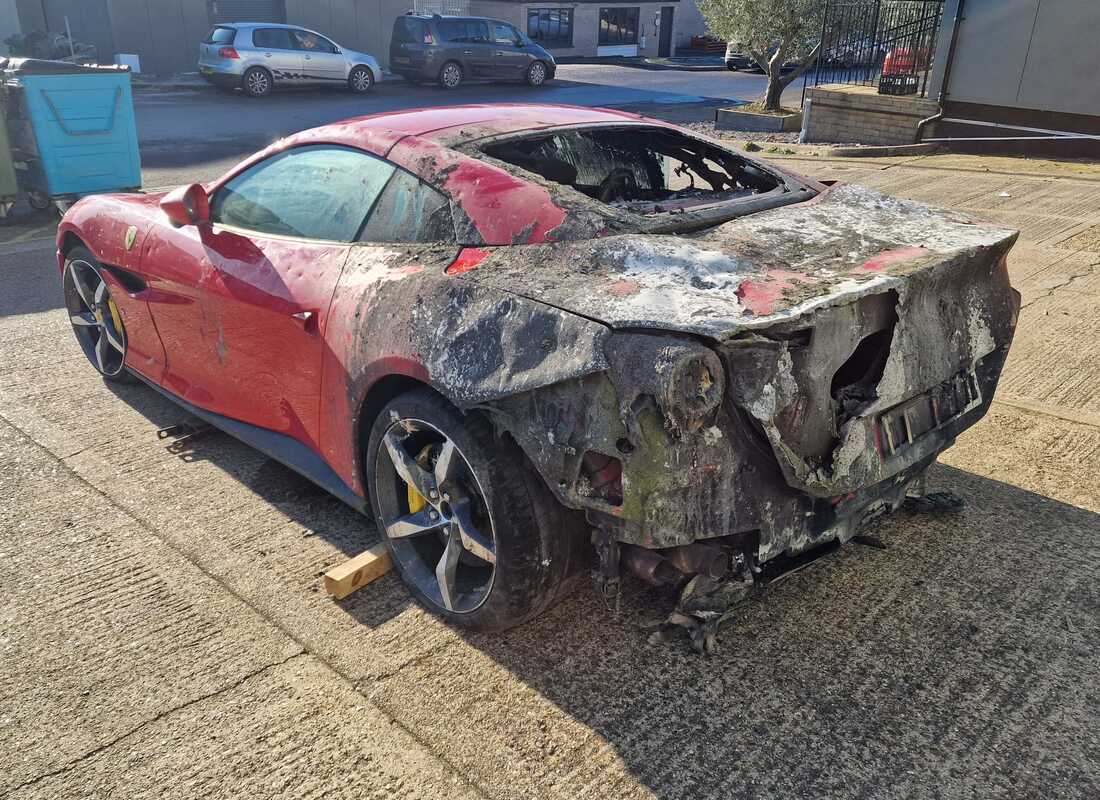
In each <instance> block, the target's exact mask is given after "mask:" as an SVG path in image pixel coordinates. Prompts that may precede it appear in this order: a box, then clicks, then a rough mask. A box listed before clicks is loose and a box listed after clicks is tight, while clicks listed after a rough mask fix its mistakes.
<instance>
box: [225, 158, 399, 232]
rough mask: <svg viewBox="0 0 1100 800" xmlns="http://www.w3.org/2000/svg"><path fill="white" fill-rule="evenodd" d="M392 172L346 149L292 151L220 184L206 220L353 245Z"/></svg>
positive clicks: (377, 161) (383, 164) (379, 162)
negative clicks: (208, 218)
mask: <svg viewBox="0 0 1100 800" xmlns="http://www.w3.org/2000/svg"><path fill="white" fill-rule="evenodd" d="M395 169H396V167H394V166H393V165H392V164H390V163H388V162H386V161H383V160H382V159H380V158H376V157H374V156H372V155H368V154H367V153H364V152H362V151H361V150H353V149H351V148H350V147H337V146H334V145H311V146H308V147H296V148H294V149H292V150H286V151H284V152H282V153H278V154H276V155H273V156H271V157H270V158H267V159H264V160H263V161H261V162H260V163H259V164H255V165H254V166H252V167H249V168H248V169H246V170H245V171H244V172H242V173H240V174H239V175H236V176H235V177H233V178H231V179H230V180H229V181H228V182H226V183H225V184H224V185H223V186H222V187H221V188H220V189H218V190H217V191H216V192H215V193H214V196H213V198H212V199H211V204H210V218H211V220H213V221H214V222H217V223H221V224H223V225H232V226H233V227H236V228H244V229H245V230H249V231H255V232H257V233H267V234H275V235H279V236H300V237H302V238H306V239H323V240H326V241H333V242H354V241H355V240H356V238H357V237H358V235H359V229H360V228H361V227H362V225H363V220H364V219H365V218H366V216H367V213H368V212H369V211H370V209H371V206H373V205H374V203H375V201H376V200H377V199H378V196H379V194H381V193H382V190H383V188H385V186H386V182H387V181H388V180H389V179H390V177H391V176H392V175H393V173H394V170H395Z"/></svg>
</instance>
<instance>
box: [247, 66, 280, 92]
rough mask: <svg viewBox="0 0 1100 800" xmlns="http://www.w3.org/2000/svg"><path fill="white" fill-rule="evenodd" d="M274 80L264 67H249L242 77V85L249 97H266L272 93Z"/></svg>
mask: <svg viewBox="0 0 1100 800" xmlns="http://www.w3.org/2000/svg"><path fill="white" fill-rule="evenodd" d="M273 84H274V80H273V79H272V77H271V73H270V72H268V71H267V70H266V69H264V68H263V67H249V68H248V69H247V70H245V73H244V76H243V78H242V79H241V86H242V88H243V89H244V91H245V94H247V95H248V96H249V97H265V96H266V95H269V94H271V88H272V86H273Z"/></svg>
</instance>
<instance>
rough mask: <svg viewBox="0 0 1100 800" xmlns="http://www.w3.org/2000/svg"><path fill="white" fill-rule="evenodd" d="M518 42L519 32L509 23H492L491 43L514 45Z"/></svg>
mask: <svg viewBox="0 0 1100 800" xmlns="http://www.w3.org/2000/svg"><path fill="white" fill-rule="evenodd" d="M518 42H519V34H518V33H516V29H515V28H513V27H512V26H511V25H505V24H504V23H503V22H494V23H493V44H507V45H513V46H514V45H516V44H517V43H518Z"/></svg>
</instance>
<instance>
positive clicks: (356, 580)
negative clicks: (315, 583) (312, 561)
mask: <svg viewBox="0 0 1100 800" xmlns="http://www.w3.org/2000/svg"><path fill="white" fill-rule="evenodd" d="M392 568H393V562H392V561H391V560H390V554H389V553H388V552H386V545H385V543H384V542H379V543H378V544H376V545H375V546H374V547H372V548H370V549H369V550H365V551H364V552H362V553H360V554H359V555H357V556H356V557H355V558H353V559H350V560H349V561H345V562H344V563H343V564H339V565H337V566H335V567H333V568H332V569H330V570H329V571H328V572H326V573H325V591H326V592H328V593H329V594H330V595H331V596H332V597H335V598H336V599H337V600H340V599H342V598H344V597H347V596H348V595H349V594H351V593H352V592H354V591H355V590H356V589H358V588H359V587H360V586H366V585H367V584H368V583H370V582H371V581H373V580H376V579H377V578H381V577H382V576H383V575H385V574H386V573H387V572H389V571H390V570H391V569H392Z"/></svg>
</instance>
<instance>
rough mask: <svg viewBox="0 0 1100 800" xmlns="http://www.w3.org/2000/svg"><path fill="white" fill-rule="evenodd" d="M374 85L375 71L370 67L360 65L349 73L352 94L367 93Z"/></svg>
mask: <svg viewBox="0 0 1100 800" xmlns="http://www.w3.org/2000/svg"><path fill="white" fill-rule="evenodd" d="M373 87H374V73H372V72H371V70H370V67H364V66H363V65H361V64H360V65H359V66H357V67H352V70H351V72H349V73H348V91H350V92H351V93H352V94H366V93H367V92H369V91H370V90H371V89H372V88H373Z"/></svg>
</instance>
